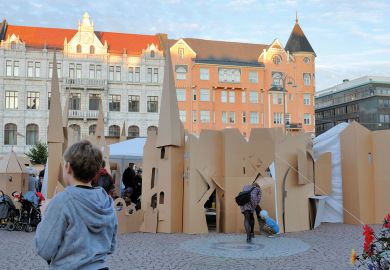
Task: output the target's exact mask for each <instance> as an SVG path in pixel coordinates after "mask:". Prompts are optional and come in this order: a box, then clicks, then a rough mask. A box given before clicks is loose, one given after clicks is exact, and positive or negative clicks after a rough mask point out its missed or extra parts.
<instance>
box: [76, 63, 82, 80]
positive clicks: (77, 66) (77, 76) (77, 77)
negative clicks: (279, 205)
mask: <svg viewBox="0 0 390 270" xmlns="http://www.w3.org/2000/svg"><path fill="white" fill-rule="evenodd" d="M81 71H82V67H81V64H77V65H76V79H81Z"/></svg>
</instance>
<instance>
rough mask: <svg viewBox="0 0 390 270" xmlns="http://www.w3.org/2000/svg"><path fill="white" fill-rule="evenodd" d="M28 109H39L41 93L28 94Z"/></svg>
mask: <svg viewBox="0 0 390 270" xmlns="http://www.w3.org/2000/svg"><path fill="white" fill-rule="evenodd" d="M27 109H31V110H37V109H39V92H27Z"/></svg>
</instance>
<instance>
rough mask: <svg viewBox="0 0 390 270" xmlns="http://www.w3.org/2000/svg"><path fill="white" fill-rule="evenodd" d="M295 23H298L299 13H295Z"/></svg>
mask: <svg viewBox="0 0 390 270" xmlns="http://www.w3.org/2000/svg"><path fill="white" fill-rule="evenodd" d="M295 23H298V11H295Z"/></svg>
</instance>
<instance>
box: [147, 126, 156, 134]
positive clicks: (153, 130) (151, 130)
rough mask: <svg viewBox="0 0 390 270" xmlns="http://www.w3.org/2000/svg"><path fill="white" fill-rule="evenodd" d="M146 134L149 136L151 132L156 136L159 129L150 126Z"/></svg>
mask: <svg viewBox="0 0 390 270" xmlns="http://www.w3.org/2000/svg"><path fill="white" fill-rule="evenodd" d="M146 132H147V134H149V133H150V132H153V133H154V134H157V132H158V128H157V127H155V126H150V127H148V128H147V130H146Z"/></svg>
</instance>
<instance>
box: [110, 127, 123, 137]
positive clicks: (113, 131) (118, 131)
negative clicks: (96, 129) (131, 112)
mask: <svg viewBox="0 0 390 270" xmlns="http://www.w3.org/2000/svg"><path fill="white" fill-rule="evenodd" d="M120 134H121V128H120V127H119V126H117V125H112V126H110V127H109V128H108V136H112V137H119V135H120Z"/></svg>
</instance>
